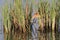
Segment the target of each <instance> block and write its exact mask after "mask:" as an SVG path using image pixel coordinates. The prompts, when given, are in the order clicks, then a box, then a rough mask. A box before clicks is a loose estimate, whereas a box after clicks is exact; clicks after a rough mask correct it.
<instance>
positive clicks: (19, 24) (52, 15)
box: [2, 0, 60, 40]
mask: <svg viewBox="0 0 60 40" xmlns="http://www.w3.org/2000/svg"><path fill="white" fill-rule="evenodd" d="M28 1H29V0H26V7H25V9H24V8H23V7H22V0H14V1H13V6H12V4H10V5H8V4H7V3H6V4H5V5H4V7H3V8H2V11H3V17H4V18H3V22H4V23H3V26H4V33H5V34H4V35H5V36H6V37H5V40H19V39H20V40H28V38H27V37H26V36H28V37H29V35H31V31H32V30H31V18H32V12H33V4H34V3H33V2H34V0H33V1H32V2H31V5H30V6H29V4H28ZM59 4H60V1H59V0H58V1H57V2H55V0H52V2H51V4H50V3H49V2H48V1H47V0H46V1H42V0H40V1H39V4H38V12H39V14H40V16H41V18H40V19H41V21H42V22H41V23H42V24H43V26H44V28H45V31H46V32H47V31H56V30H57V29H58V27H59V25H60V24H59V21H60V5H59ZM34 5H35V4H34ZM41 27H42V26H41ZM44 28H43V29H44ZM26 34H28V35H26ZM8 35H9V36H8ZM16 36H17V37H16Z"/></svg>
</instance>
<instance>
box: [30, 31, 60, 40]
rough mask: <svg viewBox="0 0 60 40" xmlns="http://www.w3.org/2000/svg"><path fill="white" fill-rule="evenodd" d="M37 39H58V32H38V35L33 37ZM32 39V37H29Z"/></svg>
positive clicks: (59, 35)
mask: <svg viewBox="0 0 60 40" xmlns="http://www.w3.org/2000/svg"><path fill="white" fill-rule="evenodd" d="M35 39H38V40H60V33H58V32H56V33H55V32H47V33H39V34H38V37H37V38H35ZM30 40H32V39H30Z"/></svg>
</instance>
